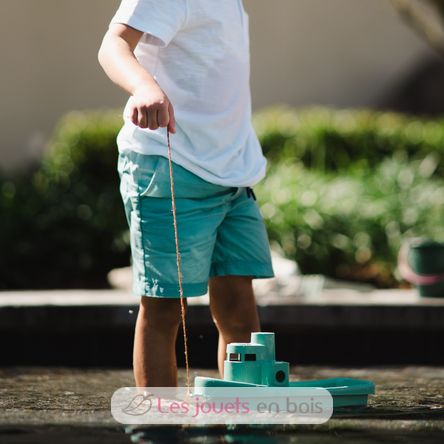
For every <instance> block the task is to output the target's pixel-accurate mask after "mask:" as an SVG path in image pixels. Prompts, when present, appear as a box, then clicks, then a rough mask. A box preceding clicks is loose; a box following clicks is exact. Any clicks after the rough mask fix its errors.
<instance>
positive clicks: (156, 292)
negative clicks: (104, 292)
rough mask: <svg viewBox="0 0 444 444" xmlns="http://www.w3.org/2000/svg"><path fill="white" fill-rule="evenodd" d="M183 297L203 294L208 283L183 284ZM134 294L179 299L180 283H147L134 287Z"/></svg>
mask: <svg viewBox="0 0 444 444" xmlns="http://www.w3.org/2000/svg"><path fill="white" fill-rule="evenodd" d="M182 289H183V297H184V298H191V297H197V296H203V295H205V294H206V293H207V291H208V283H207V282H200V283H196V284H194V283H188V284H182ZM133 294H134V295H135V296H137V297H142V296H146V297H155V298H166V299H179V298H180V291H179V284H162V283H156V284H151V285H150V284H145V285H141V286H134V287H133Z"/></svg>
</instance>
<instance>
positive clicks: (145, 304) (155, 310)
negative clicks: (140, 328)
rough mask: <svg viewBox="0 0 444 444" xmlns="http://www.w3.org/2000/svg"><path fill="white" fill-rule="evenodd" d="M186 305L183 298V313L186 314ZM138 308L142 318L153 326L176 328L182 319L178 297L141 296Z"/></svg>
mask: <svg viewBox="0 0 444 444" xmlns="http://www.w3.org/2000/svg"><path fill="white" fill-rule="evenodd" d="M186 307H187V304H186V300H184V307H183V308H184V315H185V314H186ZM139 310H140V312H139V315H140V316H141V317H142V319H143V320H145V321H146V322H148V323H149V324H151V325H152V326H153V327H154V326H156V327H158V328H162V329H165V328H167V329H168V328H177V327H178V326H179V325H180V323H181V321H182V307H181V304H180V299H165V298H154V297H142V299H141V301H140V308H139Z"/></svg>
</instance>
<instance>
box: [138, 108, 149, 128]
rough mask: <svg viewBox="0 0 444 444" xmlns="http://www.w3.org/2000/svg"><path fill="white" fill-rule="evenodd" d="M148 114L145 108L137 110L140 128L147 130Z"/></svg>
mask: <svg viewBox="0 0 444 444" xmlns="http://www.w3.org/2000/svg"><path fill="white" fill-rule="evenodd" d="M146 114H147V113H146V111H145V108H143V107H140V108H137V125H138V126H140V128H146V127H147V126H148V118H147V115H146Z"/></svg>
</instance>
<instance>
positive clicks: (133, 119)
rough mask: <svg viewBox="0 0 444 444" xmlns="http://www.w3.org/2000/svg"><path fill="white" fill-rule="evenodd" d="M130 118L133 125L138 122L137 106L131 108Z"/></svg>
mask: <svg viewBox="0 0 444 444" xmlns="http://www.w3.org/2000/svg"><path fill="white" fill-rule="evenodd" d="M130 119H131V122H133V124H134V125H138V124H139V120H138V113H137V108H133V109H132V110H131V114H130Z"/></svg>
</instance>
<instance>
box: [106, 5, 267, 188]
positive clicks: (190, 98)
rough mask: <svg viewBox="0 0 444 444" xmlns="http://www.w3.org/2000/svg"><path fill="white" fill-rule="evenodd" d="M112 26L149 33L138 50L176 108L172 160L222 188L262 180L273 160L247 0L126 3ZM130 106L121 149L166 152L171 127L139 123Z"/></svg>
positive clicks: (122, 134)
mask: <svg viewBox="0 0 444 444" xmlns="http://www.w3.org/2000/svg"><path fill="white" fill-rule="evenodd" d="M111 23H123V24H127V25H129V26H131V27H133V28H135V29H138V30H140V31H143V32H144V34H143V36H142V39H141V40H140V42H139V44H138V45H137V47H136V50H135V55H136V57H137V59H138V61H139V63H140V64H141V65H142V66H143V67H144V68H145V69H147V70H148V72H150V74H151V75H153V77H154V78H155V79H156V81H157V82H158V83H159V85H160V87H161V88H162V89H163V90H164V91H165V93H166V95H167V96H168V98H169V99H170V101H171V103H172V105H173V107H174V112H175V117H176V130H177V132H176V134H172V135H171V150H172V159H173V161H174V162H176V163H178V164H179V165H181V166H183V167H184V168H186V169H188V170H189V171H191V172H193V173H194V174H196V175H198V176H200V177H201V178H203V179H204V180H206V181H208V182H212V183H215V184H218V185H223V186H237V187H243V186H253V185H255V184H256V183H257V182H259V181H260V180H261V179H262V178H263V177H264V176H265V172H266V165H267V161H266V159H265V157H264V155H263V153H262V148H261V146H260V144H259V141H258V139H257V136H256V133H255V131H254V129H253V127H252V124H251V92H250V54H249V31H248V15H247V13H246V12H245V10H244V8H243V5H242V0H123V1H122V3H121V5H120V7H119V9H118V11H117V12H116V14H115V16H114V17H113V18H112V20H111ZM131 100H132V97H130V98H129V100H128V104H129V103H130V102H131ZM128 104H127V106H126V107H125V111H124V119H125V123H124V126H123V128H122V129H121V131H120V133H119V136H118V138H117V142H118V146H119V151H123V150H134V151H137V152H139V153H142V154H160V155H163V156H165V157H167V156H168V151H167V139H166V128H159V129H157V130H154V131H153V130H150V129H142V128H139V127H138V126H137V125H134V124H133V123H132V122H131V120H130V118H129V116H128V115H127V112H128Z"/></svg>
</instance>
